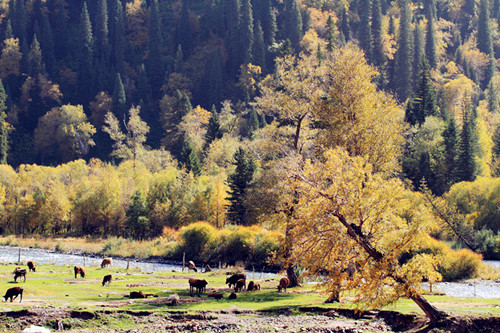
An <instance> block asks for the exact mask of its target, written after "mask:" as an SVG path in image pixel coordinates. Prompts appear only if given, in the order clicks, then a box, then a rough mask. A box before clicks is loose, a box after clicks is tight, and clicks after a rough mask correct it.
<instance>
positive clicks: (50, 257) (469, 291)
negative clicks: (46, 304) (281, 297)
mask: <svg viewBox="0 0 500 333" xmlns="http://www.w3.org/2000/svg"><path fill="white" fill-rule="evenodd" d="M18 259H19V248H17V247H9V246H0V263H1V262H3V263H12V262H17V261H18ZM29 260H33V261H34V262H35V263H42V264H56V265H67V266H73V265H80V266H82V265H83V266H99V265H100V264H101V261H102V258H101V257H92V256H84V255H82V254H65V253H57V252H51V251H46V250H40V249H31V248H21V262H27V261H29ZM485 263H486V264H488V265H492V266H495V267H500V261H485ZM127 265H129V268H130V269H133V268H138V269H140V270H141V271H143V272H154V271H169V272H180V271H182V265H176V264H169V263H162V262H147V261H140V260H124V259H118V258H113V267H120V268H126V267H127ZM246 274H247V276H248V277H249V278H251V279H268V278H273V277H276V276H277V275H276V274H274V273H267V272H252V271H247V272H246ZM422 287H423V288H425V289H427V290H428V289H429V285H428V284H426V283H424V284H423V285H422ZM432 290H433V291H439V292H443V293H445V294H446V295H448V296H453V297H476V298H488V299H494V298H500V280H498V282H497V281H483V280H477V279H476V280H468V281H465V282H438V283H435V284H433V286H432Z"/></svg>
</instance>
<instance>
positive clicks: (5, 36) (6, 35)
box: [3, 19, 14, 40]
mask: <svg viewBox="0 0 500 333" xmlns="http://www.w3.org/2000/svg"><path fill="white" fill-rule="evenodd" d="M9 38H14V31H12V24H11V21H10V19H8V20H7V22H6V23H5V32H4V34H3V39H4V40H5V39H9Z"/></svg>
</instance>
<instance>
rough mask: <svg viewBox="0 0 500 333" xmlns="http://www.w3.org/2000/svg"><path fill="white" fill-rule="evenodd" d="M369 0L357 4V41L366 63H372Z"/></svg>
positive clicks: (370, 9) (362, 0)
mask: <svg viewBox="0 0 500 333" xmlns="http://www.w3.org/2000/svg"><path fill="white" fill-rule="evenodd" d="M371 7H372V6H371V0H360V3H359V10H358V14H359V18H360V22H359V30H358V39H359V45H360V46H361V49H362V50H363V51H364V52H365V57H366V59H367V60H368V62H370V63H372V62H373V61H372V60H373V59H372V45H373V44H372V28H371V20H370V18H371V12H372V8H371Z"/></svg>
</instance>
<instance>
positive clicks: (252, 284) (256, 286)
mask: <svg viewBox="0 0 500 333" xmlns="http://www.w3.org/2000/svg"><path fill="white" fill-rule="evenodd" d="M252 290H260V284H258V283H255V282H253V281H250V282H248V287H247V291H252Z"/></svg>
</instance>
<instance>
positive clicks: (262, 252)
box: [254, 230, 283, 264]
mask: <svg viewBox="0 0 500 333" xmlns="http://www.w3.org/2000/svg"><path fill="white" fill-rule="evenodd" d="M282 245H283V234H282V233H281V232H278V231H267V230H264V231H262V232H261V233H259V234H258V235H257V237H256V238H255V254H254V261H255V262H257V263H262V264H265V263H268V264H271V259H272V258H273V254H275V253H277V252H278V250H279V249H280V248H281V247H282ZM272 264H275V263H272Z"/></svg>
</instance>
